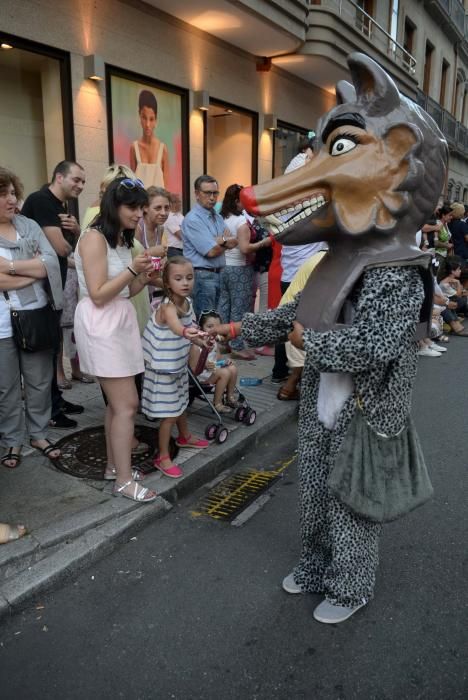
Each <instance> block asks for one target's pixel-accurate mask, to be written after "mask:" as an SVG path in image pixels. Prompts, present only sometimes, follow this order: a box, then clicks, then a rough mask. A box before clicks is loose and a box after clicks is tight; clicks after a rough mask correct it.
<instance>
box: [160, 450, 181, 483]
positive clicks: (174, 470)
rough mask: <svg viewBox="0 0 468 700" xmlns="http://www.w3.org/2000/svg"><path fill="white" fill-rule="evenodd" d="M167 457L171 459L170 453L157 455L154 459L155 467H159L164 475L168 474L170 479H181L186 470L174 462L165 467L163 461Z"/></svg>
mask: <svg viewBox="0 0 468 700" xmlns="http://www.w3.org/2000/svg"><path fill="white" fill-rule="evenodd" d="M166 459H168V460H169V461H170V459H171V458H170V455H161V456H160V457H155V458H154V460H153V466H154V467H155V469H159V471H160V472H162V473H163V474H164V476H168V477H169V478H170V479H179V478H180V477H181V476H183V475H184V472H183V471H182V469H181V468H180V467H179V465H178V464H175V463H174V462H171V466H170V467H164V466H163V464H162V463H163V461H164V460H166Z"/></svg>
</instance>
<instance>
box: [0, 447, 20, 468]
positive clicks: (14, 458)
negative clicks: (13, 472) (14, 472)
mask: <svg viewBox="0 0 468 700" xmlns="http://www.w3.org/2000/svg"><path fill="white" fill-rule="evenodd" d="M14 449H15V448H14V447H9V448H8V452H7V453H6V454H5V455H3V457H2V459H1V460H0V462H1V463H2V464H3V466H4V467H6V468H7V469H16V467H19V465H20V464H21V454H20V453H19V452H18V453H16V452H13V450H14ZM7 462H14V464H7Z"/></svg>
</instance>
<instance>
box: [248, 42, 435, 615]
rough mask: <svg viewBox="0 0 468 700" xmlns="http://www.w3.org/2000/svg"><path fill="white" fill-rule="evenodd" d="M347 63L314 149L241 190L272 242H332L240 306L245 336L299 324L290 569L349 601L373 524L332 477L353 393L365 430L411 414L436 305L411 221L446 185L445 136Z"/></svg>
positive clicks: (368, 569) (359, 584) (372, 71)
mask: <svg viewBox="0 0 468 700" xmlns="http://www.w3.org/2000/svg"><path fill="white" fill-rule="evenodd" d="M348 65H349V68H350V72H351V77H352V80H353V85H351V84H350V83H346V82H341V83H339V84H338V86H337V89H336V94H337V106H336V107H335V108H333V109H332V110H331V111H330V112H329V113H328V114H326V115H325V116H324V117H322V118H321V119H320V121H319V123H318V126H317V129H316V133H317V140H316V144H315V148H314V157H313V158H312V160H311V161H310V162H309V163H308V164H306V165H305V166H304V167H302V168H300V169H298V170H296V171H294V172H292V173H291V174H288V175H284V176H282V177H279V178H276V179H275V180H272V181H270V182H268V183H265V184H262V185H258V186H254V187H250V188H245V189H244V190H243V191H242V193H241V198H242V202H243V204H244V206H245V208H246V209H247V210H248V211H250V212H251V213H252V214H255V215H256V216H263V217H268V218H267V220H268V221H269V222H270V224H271V227H272V232H273V234H274V235H275V236H276V237H277V239H278V240H279V241H280V242H281V243H283V244H287V245H299V244H304V243H310V242H316V241H326V242H327V243H328V246H329V252H328V254H327V255H326V256H325V257H324V258H323V260H322V261H321V262H320V263H319V265H318V266H317V267H316V269H315V270H314V272H313V273H312V275H311V277H310V278H309V281H308V283H307V285H306V287H305V288H304V291H303V292H302V294H301V295H298V297H296V299H295V301H294V302H292V303H290V304H287V305H285V306H282V307H280V308H278V309H276V310H274V311H270V312H267V313H265V314H255V315H254V314H247V315H246V316H245V317H244V319H243V321H242V336H243V338H244V339H245V340H246V341H247V342H248V343H249V344H251V345H253V346H258V345H263V344H272V343H275V342H280V341H284V340H285V339H286V338H287V336H288V333H290V332H291V330H292V328H293V324H294V322H295V321H296V320H298V321H300V323H301V324H302V326H304V327H305V328H304V330H303V333H302V341H303V346H304V350H305V353H306V358H305V365H304V371H303V376H302V385H301V401H300V416H299V428H298V442H299V461H298V469H299V491H300V511H301V535H302V553H301V558H300V562H299V564H298V566H297V567H296V568H295V570H294V580H295V582H296V584H298V585H300V587H301V589H302V591H304V592H316V593H318V592H323V593H325V596H326V599H327V600H328V601H329V602H330V603H332V604H333V605H342V606H348V607H357V606H359V605H362V603H363V602H368V601H369V600H370V599H371V598H372V596H373V589H374V582H375V574H376V569H377V565H378V540H379V534H380V530H381V524H380V523H379V522H375V521H373V520H372V519H369V518H367V517H362V515H361V514H359V513H357V512H355V511H354V510H352V509H351V508H350V507H348V506H347V505H345V503H344V502H343V499H340V498H339V497H337V495H336V494H335V495H334V493H332V491H331V490H330V487H329V478H330V474H331V472H332V471H333V468H334V466H335V465H336V462H337V458H338V455H340V454H341V453H342V451H343V448H344V447H346V441H347V440H349V439H350V438H349V434H350V432H351V431H350V426H351V424H352V422H353V419H354V418H355V416H356V412H357V403H358V402H359V405H360V408H361V410H362V415H363V416H364V420H365V422H366V424H367V425H368V426H370V429H371V430H372V431H375V434H380V435H385V436H396V435H398V434H399V433H401V431H402V430H403V428H404V427H405V425H406V424H407V421H408V419H409V414H410V408H411V393H412V387H413V382H414V378H415V374H416V365H417V354H416V353H417V343H416V338H417V337H423V336H424V335H427V331H426V328H427V324H428V322H429V321H430V313H431V305H432V277H431V272H430V269H429V265H430V257H429V256H427V255H425V254H423V253H421V251H420V250H419V249H418V248H417V247H416V245H415V234H416V231H417V230H418V229H419V228H420V227H421V226H422V224H423V223H424V222H425V220H427V218H428V217H429V216H430V214H431V213H432V212H433V210H434V208H435V206H436V203H437V200H438V197H439V195H440V193H441V191H442V189H443V185H444V181H445V173H446V167H447V158H448V149H447V144H446V142H445V140H444V138H443V136H442V134H441V132H440V131H439V129H438V127H437V125H436V124H435V122H434V121H433V120H432V119H431V117H430V116H429V115H427V114H426V113H425V112H424V111H423V110H421V109H420V108H419V107H418V106H417V105H415V104H414V103H412V102H411V101H410V100H408V99H407V98H405V97H403V96H402V95H400V94H399V92H398V89H397V87H396V86H395V84H394V82H393V80H392V79H391V78H390V77H389V76H388V75H387V74H386V73H385V71H384V70H383V69H382V68H381V67H380V66H379V65H378V64H377V63H375V62H374V61H373V60H372V59H370V58H369V57H367V56H365V55H363V54H352V55H351V56H349V57H348ZM280 216H281V219H280V218H279V217H280ZM429 488H430V487H429ZM403 512H404V510H403Z"/></svg>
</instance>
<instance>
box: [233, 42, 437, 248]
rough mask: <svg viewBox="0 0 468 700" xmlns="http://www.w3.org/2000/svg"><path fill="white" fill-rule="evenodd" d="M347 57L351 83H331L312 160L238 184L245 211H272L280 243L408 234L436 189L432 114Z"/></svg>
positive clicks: (427, 210)
mask: <svg viewBox="0 0 468 700" xmlns="http://www.w3.org/2000/svg"><path fill="white" fill-rule="evenodd" d="M348 65H349V69H350V72H351V76H352V80H353V84H354V87H353V86H352V85H351V84H350V83H347V82H345V81H341V82H340V83H338V85H337V87H336V95H337V103H338V104H337V106H336V107H334V108H333V109H332V110H331V111H330V112H328V114H326V115H325V116H323V117H322V118H321V119H320V120H319V123H318V125H317V128H316V134H317V138H316V143H315V148H314V157H313V158H312V160H311V161H310V162H308V163H307V164H306V165H305V166H304V167H303V168H300V169H298V170H295V171H293V172H292V173H290V174H288V175H283V176H281V177H279V178H276V179H275V180H272V181H270V182H268V183H265V184H262V185H258V186H255V187H251V188H245V189H244V190H243V192H242V201H243V203H244V205H245V207H246V209H247V210H248V211H251V212H252V213H254V214H257V215H261V216H265V215H268V214H274V215H276V217H277V219H278V220H277V221H276V222H275V223H273V225H272V227H271V228H272V233H273V234H274V235H275V236H276V237H277V238H278V240H279V241H280V242H281V243H284V244H286V245H299V244H303V243H311V242H314V241H321V240H325V241H327V242H329V243H331V244H333V242H334V240H335V239H336V238H337V237H339V238H341V237H342V236H346V237H349V236H351V237H360V236H366V234H367V235H368V234H371V235H373V237H374V243H375V237H379V238H383V237H386V238H388V237H389V236H391V235H392V234H397V235H398V238H400V239H401V238H402V237H404V236H405V234H408V235H409V236H411V237H412V241H414V234H415V233H416V231H417V230H418V229H419V228H420V227H421V225H422V224H423V223H424V222H425V221H426V220H427V219H428V218H429V217H430V215H431V214H432V212H433V211H434V208H435V206H436V203H437V200H438V198H439V196H440V194H441V192H442V189H443V186H444V181H445V174H446V167H447V158H448V149H447V144H446V142H445V140H444V138H443V136H442V134H441V132H440V131H439V128H438V127H437V125H436V123H435V122H434V120H433V119H432V118H431V117H430V116H429V115H428V114H427V113H426V112H424V111H423V110H422V109H421V108H420V107H418V105H416V104H415V103H413V102H411V101H410V100H408V99H407V98H406V97H404V96H402V95H401V94H400V93H399V92H398V89H397V87H396V85H395V83H394V82H393V80H392V79H391V78H390V76H389V75H388V74H387V73H385V71H384V70H383V69H382V68H381V67H380V66H379V65H378V64H377V63H376V62H375V61H373V60H372V59H371V58H369V57H368V56H365V55H364V54H360V53H355V54H352V55H350V56H349V57H348ZM280 217H281V218H280ZM272 221H274V218H272Z"/></svg>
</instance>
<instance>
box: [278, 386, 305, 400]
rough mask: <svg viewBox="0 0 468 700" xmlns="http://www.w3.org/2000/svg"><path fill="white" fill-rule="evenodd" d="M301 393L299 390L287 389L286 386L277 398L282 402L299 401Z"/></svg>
mask: <svg viewBox="0 0 468 700" xmlns="http://www.w3.org/2000/svg"><path fill="white" fill-rule="evenodd" d="M299 397H300V394H299V391H298V390H297V389H293V390H291V389H285V388H284V386H283V387H281V389H280V390H279V391H278V393H277V394H276V398H277V399H279V400H280V401H299Z"/></svg>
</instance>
